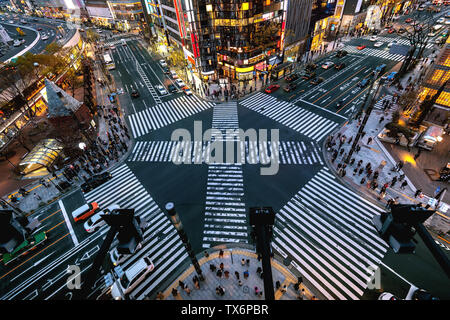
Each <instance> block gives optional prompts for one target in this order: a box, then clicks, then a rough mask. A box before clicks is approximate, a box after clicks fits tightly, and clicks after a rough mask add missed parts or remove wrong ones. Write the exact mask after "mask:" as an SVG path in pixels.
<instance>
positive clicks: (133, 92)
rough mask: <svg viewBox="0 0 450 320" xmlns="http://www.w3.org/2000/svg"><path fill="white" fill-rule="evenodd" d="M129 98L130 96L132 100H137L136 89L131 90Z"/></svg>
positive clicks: (137, 92) (137, 93)
mask: <svg viewBox="0 0 450 320" xmlns="http://www.w3.org/2000/svg"><path fill="white" fill-rule="evenodd" d="M131 96H132V97H133V98H139V91H137V90H136V89H133V90H132V91H131Z"/></svg>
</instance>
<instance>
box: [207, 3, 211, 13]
mask: <svg viewBox="0 0 450 320" xmlns="http://www.w3.org/2000/svg"><path fill="white" fill-rule="evenodd" d="M206 11H208V12H211V11H212V4H207V5H206Z"/></svg>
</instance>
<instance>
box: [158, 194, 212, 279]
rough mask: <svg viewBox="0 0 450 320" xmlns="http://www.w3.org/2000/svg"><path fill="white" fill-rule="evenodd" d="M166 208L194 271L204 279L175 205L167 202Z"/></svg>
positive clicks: (199, 277)
mask: <svg viewBox="0 0 450 320" xmlns="http://www.w3.org/2000/svg"><path fill="white" fill-rule="evenodd" d="M166 210H167V213H168V215H169V218H170V221H171V222H172V224H173V226H174V227H175V229H177V232H178V235H179V236H180V238H181V241H182V242H183V244H184V246H185V247H186V251H187V253H188V255H189V258H190V259H191V262H192V265H193V266H194V268H195V271H196V272H197V274H198V279H199V280H200V281H203V280H205V278H204V277H203V274H202V269H201V268H200V265H199V263H198V260H197V257H196V256H195V254H194V251H193V250H192V246H191V244H190V243H189V239H188V237H187V234H186V232H184V229H183V224H182V223H181V220H180V217H179V216H178V213H177V212H176V211H175V205H174V204H173V202H168V203H167V204H166Z"/></svg>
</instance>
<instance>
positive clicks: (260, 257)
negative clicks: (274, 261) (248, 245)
mask: <svg viewBox="0 0 450 320" xmlns="http://www.w3.org/2000/svg"><path fill="white" fill-rule="evenodd" d="M261 259H262V256H261V254H260V253H258V262H259V261H261Z"/></svg>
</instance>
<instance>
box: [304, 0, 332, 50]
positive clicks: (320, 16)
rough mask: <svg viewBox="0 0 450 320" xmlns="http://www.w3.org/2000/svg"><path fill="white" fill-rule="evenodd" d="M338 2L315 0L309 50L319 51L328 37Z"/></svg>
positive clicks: (310, 27) (310, 26)
mask: <svg viewBox="0 0 450 320" xmlns="http://www.w3.org/2000/svg"><path fill="white" fill-rule="evenodd" d="M335 7H336V0H313V4H312V10H311V19H310V24H309V41H308V46H307V50H319V49H321V47H322V45H323V44H324V42H325V40H326V39H327V36H328V31H329V28H330V24H329V22H330V20H331V18H332V17H333V14H334V11H335Z"/></svg>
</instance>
